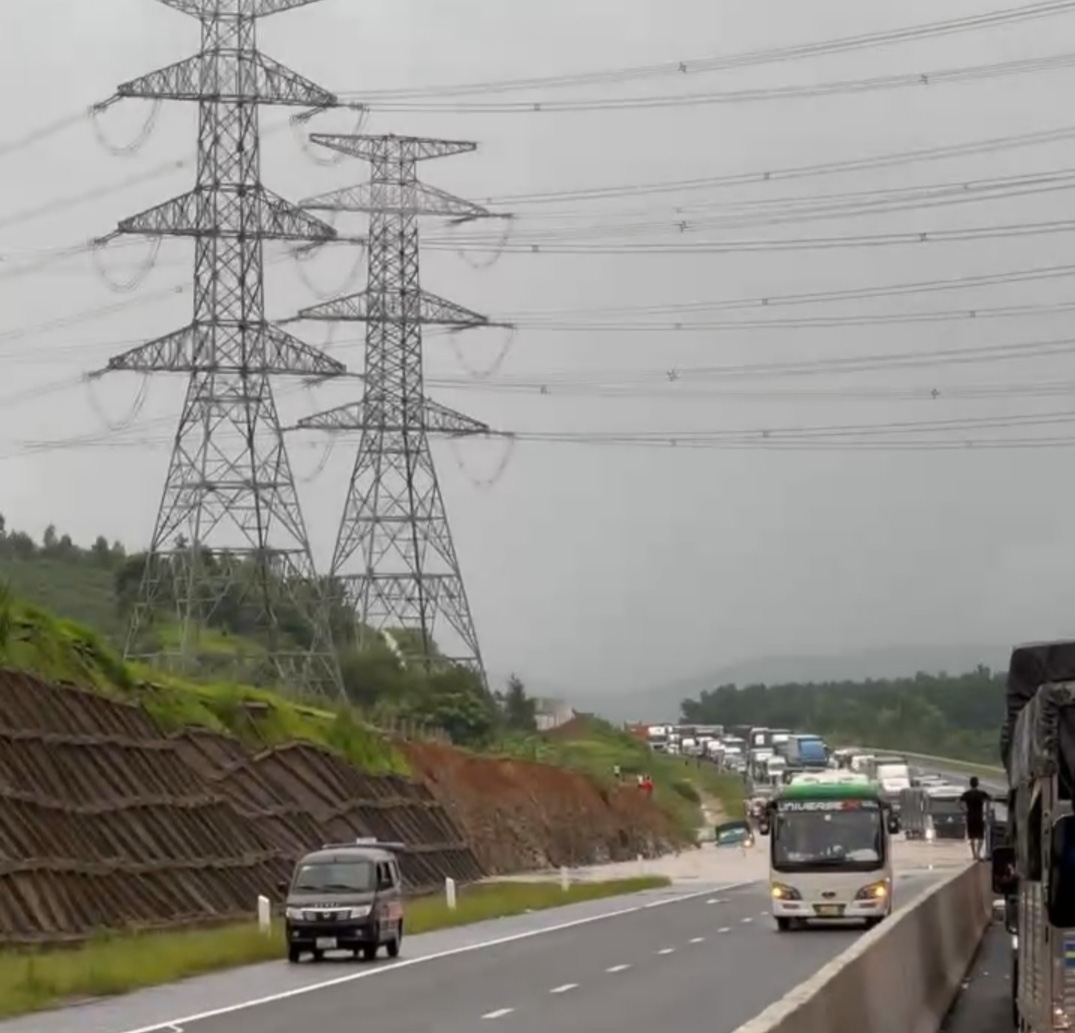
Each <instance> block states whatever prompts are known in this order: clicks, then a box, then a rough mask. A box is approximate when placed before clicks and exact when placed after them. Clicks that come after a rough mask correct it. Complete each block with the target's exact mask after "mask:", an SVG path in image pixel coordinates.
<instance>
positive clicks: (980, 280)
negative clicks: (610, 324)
mask: <svg viewBox="0 0 1075 1033" xmlns="http://www.w3.org/2000/svg"><path fill="white" fill-rule="evenodd" d="M277 260H279V257H278V258H277ZM1073 275H1075V264H1064V265H1051V266H1040V267H1037V268H1031V269H1018V270H1011V271H1008V272H1001V273H984V274H979V275H974V276H963V277H956V278H952V279H938V280H921V281H915V282H908V283H897V284H887V285H883V286H876V287H849V288H841V289H837V290H830V291H810V292H802V293H797V294H783V295H769V296H762V297H755V298H738V299H729V300H725V301H712V302H705V303H704V306H705V310H706V311H710V312H718V311H732V310H737V309H754V308H765V309H770V308H776V307H783V306H794V305H809V304H820V303H824V302H828V301H852V300H859V299H866V298H882V297H898V296H904V295H908V294H918V293H936V292H941V291H949V290H962V289H969V288H975V287H985V286H995V285H998V284H1005V283H1027V282H1034V281H1041V280H1051V279H1061V278H1065V277H1069V276H1073ZM183 289H184V288H183V285H173V286H172V287H168V288H164V289H162V290H159V291H155V292H153V293H151V294H149V295H139V296H137V297H135V298H131V299H127V300H125V301H122V302H116V303H113V304H110V305H105V306H98V307H94V308H90V309H84V310H82V311H80V312H76V313H72V314H71V315H68V316H61V317H57V318H55V319H53V320H50V321H49V322H47V323H45V324H38V325H36V326H31V327H20V328H15V329H9V330H7V331H0V341H2V340H11V339H17V338H23V337H26V336H29V335H30V334H32V333H35V332H40V331H41V330H43V329H52V328H54V327H58V326H63V325H71V324H74V323H76V322H78V321H80V320H83V319H89V318H97V317H100V316H104V315H109V314H112V313H113V312H116V311H121V310H123V309H125V308H128V307H132V306H135V305H141V304H145V303H146V301H149V300H158V299H159V298H162V297H164V296H166V295H167V294H170V293H179V292H182V290H183ZM592 311H593V312H595V313H599V312H601V311H602V310H600V309H597V310H592ZM611 311H613V312H615V311H616V310H615V309H613V310H611ZM551 314H552V313H541V312H538V313H536V314H534V313H531V315H536V316H537V317H538V318H541V317H542V316H543V315H544V316H548V315H551ZM513 322H514V321H513ZM525 322H526V315H525V314H523V315H520V317H519V319H518V322H517V323H516V325H519V324H524V323H525ZM580 329H585V327H580Z"/></svg>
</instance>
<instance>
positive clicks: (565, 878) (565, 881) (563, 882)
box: [560, 864, 571, 893]
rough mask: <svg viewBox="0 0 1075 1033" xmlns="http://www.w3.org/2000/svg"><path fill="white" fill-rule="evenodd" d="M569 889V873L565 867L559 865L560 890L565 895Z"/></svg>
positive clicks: (564, 865)
mask: <svg viewBox="0 0 1075 1033" xmlns="http://www.w3.org/2000/svg"><path fill="white" fill-rule="evenodd" d="M570 888H571V873H570V872H569V871H568V870H567V865H566V864H562V865H560V889H562V890H563V891H564V892H565V893H566V892H567V891H568V890H569V889H570Z"/></svg>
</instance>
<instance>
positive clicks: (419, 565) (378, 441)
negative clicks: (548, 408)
mask: <svg viewBox="0 0 1075 1033" xmlns="http://www.w3.org/2000/svg"><path fill="white" fill-rule="evenodd" d="M311 140H313V142H314V143H317V144H320V145H323V146H325V147H329V148H331V149H333V150H337V151H340V152H342V153H344V154H349V155H352V156H354V157H357V158H364V159H366V160H367V161H369V162H370V165H371V174H370V179H369V182H367V183H364V184H362V185H361V186H357V187H351V188H347V189H344V190H338V191H334V192H332V193H328V194H323V195H320V196H318V197H313V198H310V199H308V200H306V201H303V202H302V206H303V207H304V208H310V209H318V210H329V211H351V212H366V213H368V214H369V216H370V226H369V242H368V250H369V269H368V273H367V285H366V289H365V290H364V291H361V292H360V293H358V294H354V295H350V296H348V297H344V298H339V299H337V300H334V301H329V302H326V303H325V304H322V305H316V306H314V307H312V308H307V309H303V310H302V311H301V312H300V313H299V317H300V318H303V319H318V320H353V321H358V322H364V323H366V349H365V350H366V355H365V359H366V365H365V380H364V387H363V393H362V399H361V401H359V402H354V403H350V404H348V405H343V406H340V407H338V408H335V409H330V410H328V411H327V412H322V413H318V414H316V415H314V416H308V417H305V418H304V419H302V420H300V421H299V424H298V426H299V427H304V428H311V429H320V430H326V431H360V432H361V439H360V442H359V446H358V455H357V456H356V458H355V464H354V468H353V470H352V473H351V480H350V484H349V486H348V489H347V498H346V501H345V504H344V509H343V516H342V519H341V521H340V529H339V534H338V536H337V539H336V547H335V550H334V553H333V558H332V569H331V577H332V578H333V580H334V581H335V582H336V583H338V584H342V585H343V586H344V589H345V592H346V596H347V598H348V600H349V602H350V603H351V605H352V606H353V607H354V609H355V614H356V619H357V626H358V628H359V630H360V636H361V635H366V634H369V633H371V632H372V633H376V632H380V631H383V630H392V629H396V628H402V629H406V630H407V631H410V632H412V634H411V635H409V636H407V641H406V642H405V643H402V645H403V648H404V659H405V660H407V661H418V662H419V663H420V664H421V665H422V666H423V667H424V668H425V669H426V670H427V671H429V670H431V669H433V667H434V666H435V665H439V664H441V663H443V662H445V661H448V662H451V663H455V664H460V665H463V666H466V667H469V668H470V669H471V670H473V671H474V673H475V674H477V675H478V676H479V678H480V679H481V681H482V684H483V686H485V685H486V677H485V667H484V664H483V661H482V655H481V649H480V648H479V645H478V635H477V632H476V630H475V627H474V620H473V617H472V615H471V611H470V604H469V602H468V600H467V594H466V589H465V588H464V585H463V578H462V575H461V573H460V569H459V559H458V557H457V555H456V551H455V545H454V544H453V542H452V536H451V530H450V528H449V525H448V517H447V514H446V512H445V507H444V499H443V497H442V495H441V490H440V484H439V483H438V480H437V472H436V469H435V467H434V464H433V455H432V452H431V450H430V446H429V435H430V434H447V435H451V436H463V435H473V434H488V433H490V428H489V427H488V426H487V425H486V424H484V423H481V422H479V421H478V420H475V419H471V418H470V417H469V416H465V415H463V414H462V413H459V412H455V411H454V410H452V409H449V408H447V407H445V406H443V405H439V404H438V403H436V402H433V401H431V400H429V399H428V398H426V396H425V388H424V382H423V373H422V327H423V325H425V324H427V323H431V324H436V325H439V326H445V327H451V328H453V329H456V330H458V329H466V328H471V327H482V326H493V325H499V324H493V323H491V322H490V321H489V320H488V319H486V318H485V317H484V316H481V315H478V314H477V313H476V312H472V311H470V310H469V309H466V308H463V307H462V306H460V305H456V304H455V303H453V302H451V301H447V300H445V299H444V298H441V297H438V296H436V295H435V294H430V293H428V292H426V291H423V290H422V288H421V286H420V283H419V274H418V266H419V239H418V221H419V217H420V216H423V215H430V216H444V217H449V218H452V219H455V220H469V219H476V218H485V217H489V216H490V215H491V213H490V212H489V211H487V210H486V209H485V208H482V207H481V206H479V205H476V204H472V203H470V202H469V201H465V200H463V199H461V198H458V197H454V196H452V195H451V194H448V193H445V192H444V191H442V190H438V189H436V188H434V187H431V186H427V185H426V184H424V183H421V182H419V180H418V176H417V163H418V162H419V161H424V160H427V159H430V158H442V157H446V156H448V155H453V154H463V153H466V152H469V151H473V150H475V148H476V145H475V144H472V143H463V142H458V141H454V140H428V139H421V138H418V137H407V136H392V135H387V136H366V135H363V136H337V135H325V134H315V135H313V136H311ZM352 561H354V563H352ZM353 566H357V567H358V569H357V570H354V569H352V567H353ZM444 624H447V626H448V627H447V628H443V625H444ZM442 629H443V630H444V631H449V630H450V632H451V633H452V636H453V637H454V639H455V640H457V641H455V642H451V643H449V642H447V641H443V642H438V641H437V638H436V636H437V635H438V634H439V633H440V631H441V630H442ZM440 647H445V652H444V653H443V654H442V653H440V652H439V648H440ZM453 647H457V648H453ZM408 651H409V653H410V655H408ZM416 654H417V655H416Z"/></svg>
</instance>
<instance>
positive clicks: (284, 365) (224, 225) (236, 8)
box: [107, 0, 344, 694]
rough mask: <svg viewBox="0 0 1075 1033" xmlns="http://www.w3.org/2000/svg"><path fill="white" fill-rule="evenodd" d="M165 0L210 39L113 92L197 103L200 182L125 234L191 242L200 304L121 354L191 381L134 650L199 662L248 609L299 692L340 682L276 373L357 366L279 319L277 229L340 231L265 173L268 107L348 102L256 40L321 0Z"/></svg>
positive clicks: (122, 361)
mask: <svg viewBox="0 0 1075 1033" xmlns="http://www.w3.org/2000/svg"><path fill="white" fill-rule="evenodd" d="M161 2H162V3H165V4H167V5H168V6H169V7H173V8H175V9H176V10H177V11H181V12H183V13H185V14H189V15H192V16H193V17H195V18H198V19H199V21H200V22H201V50H200V51H199V53H197V54H196V55H194V56H193V57H190V58H187V59H186V60H183V61H180V62H178V63H176V64H173V65H169V66H168V67H166V68H161V69H158V70H157V71H154V72H150V73H149V74H148V75H145V76H143V77H141V78H139V79H135V80H133V81H131V82H127V83H124V84H123V85H121V86H120V87H119V88H118V90H117V91H116V98H117V99H119V98H126V97H140V98H152V99H156V100H182V101H191V102H194V103H196V104H197V105H198V156H197V180H196V183H195V186H194V189H193V190H191V191H190V192H189V193H186V194H183V195H181V196H179V197H175V198H173V199H172V200H170V201H166V202H164V203H163V204H161V205H158V206H157V207H154V208H151V209H149V210H148V211H145V212H142V213H141V214H139V215H135V216H133V217H132V218H129V219H126V220H125V221H123V222H121V223H120V224H119V227H118V230H117V231H116V232H118V233H133V234H144V235H149V236H156V237H160V236H177V237H190V238H193V240H194V315H193V319H192V321H191V322H190V323H189V324H188V325H187V326H185V327H183V328H182V329H180V330H177V331H175V332H173V333H170V334H167V335H166V336H164V337H160V338H157V339H156V340H152V341H150V342H149V343H147V344H144V345H141V346H140V347H137V348H134V349H132V350H130V351H128V352H125V353H124V354H122V355H119V356H116V357H114V358H113V359H111V360H110V361H109V363H108V366H107V369H108V370H127V371H137V372H142V373H154V372H171V373H186V374H187V375H188V377H189V380H188V385H187V391H186V398H185V401H184V404H183V412H182V415H181V416H180V419H179V427H178V430H177V431H176V434H175V439H174V445H173V449H172V457H171V462H170V465H169V468H168V475H167V480H166V482H165V486H164V492H163V497H162V499H161V504H160V509H159V512H158V516H157V522H156V527H155V529H154V532H153V539H152V542H151V545H150V550H149V556H148V558H147V563H146V567H145V573H144V575H143V579H142V582H141V585H140V589H139V596H138V600H137V603H136V605H135V609H134V613H133V617H132V621H131V626H130V630H129V633H128V638H127V648H126V653H127V655H129V656H141V657H143V658H145V659H150V660H154V661H156V662H158V663H163V664H166V665H171V666H180V667H188V666H190V664H191V663H192V661H193V660H194V659H195V655H196V653H197V650H198V645H199V638H200V631H201V629H202V628H203V627H204V626H205V625H206V623H207V622H208V621H209V620H210V619H211V618H213V617H214V616H215V617H216V619H217V622H218V623H220V622H224V623H225V624H226V622H227V620H228V618H229V617H230V618H231V619H232V620H238V619H239V617H238V616H237V615H240V614H241V618H242V620H243V621H244V625H243V626H244V628H245V626H247V625H250V626H251V627H253V628H254V629H255V630H256V631H257V633H258V639H259V643H261V642H263V643H266V644H267V645H266V649H267V655H266V656H265V657H264V660H265V661H267V663H266V668H267V673H268V674H269V675H270V676H271V677H273V678H275V679H277V680H279V681H281V682H282V683H283V684H284V685H285V686H286V687H288V688H290V689H292V690H293V691H302V692H305V693H323V694H327V693H336V692H339V691H341V686H340V675H339V667H338V664H337V660H336V657H335V652H334V650H333V648H332V641H331V634H330V631H329V622H328V611H327V605H326V595H325V591H324V589H323V587H322V585H321V584H320V583H319V582H318V579H317V578H316V576H315V573H314V569H313V562H312V557H311V552H310V544H309V539H308V536H307V532H306V526H305V523H304V521H303V517H302V513H301V511H300V508H299V502H298V497H297V493H296V490H295V481H294V476H293V474H292V470H291V465H290V462H289V460H288V456H287V452H286V449H285V446H284V437H283V434H282V432H281V427H280V420H279V416H278V414H277V410H276V403H275V400H274V397H273V389H272V380H271V378H272V377H274V376H280V375H294V376H306V377H313V376H319V377H323V376H333V375H336V374H339V373H342V372H343V371H344V367H343V366H342V365H341V364H340V363H338V362H335V361H333V360H332V359H329V358H328V357H327V356H325V355H324V354H322V353H321V352H319V351H317V350H316V349H314V348H311V347H309V346H308V345H306V344H303V343H302V342H301V341H298V340H296V339H295V338H294V337H292V336H290V335H289V334H287V333H285V332H284V331H283V330H281V329H280V328H279V327H276V326H273V325H270V324H269V323H267V322H266V320H265V286H264V258H263V253H262V252H263V249H262V244H263V241H265V240H328V239H332V238H333V237H335V231H334V230H333V229H332V228H331V227H330V226H328V225H327V224H326V223H324V222H321V221H320V220H318V219H316V218H314V217H313V216H311V215H309V214H307V213H306V212H304V211H302V210H301V209H299V208H297V207H295V206H293V205H291V204H289V203H288V202H287V201H285V200H284V199H283V198H281V197H278V196H276V195H275V194H272V193H271V192H270V191H268V190H266V189H265V187H264V186H263V185H262V183H261V157H260V141H259V119H258V111H259V107H260V105H263V104H272V105H295V106H303V107H308V108H315V109H323V108H328V107H335V106H338V101H337V98H336V97H335V96H334V95H333V94H331V93H328V92H326V91H325V90H323V89H321V88H320V87H319V86H316V85H315V84H314V83H312V82H309V81H308V80H306V79H304V78H302V77H301V76H299V75H298V74H296V73H295V72H292V71H291V70H290V69H288V68H285V67H284V66H283V65H280V64H278V63H277V62H275V61H273V60H272V59H271V58H269V57H266V56H265V55H264V54H262V53H261V52H260V51H259V50H258V49H257V40H256V25H257V19H258V18H259V17H262V16H264V15H269V14H276V13H278V12H280V11H285V10H287V9H289V8H293V7H301V6H304V5H306V4H308V3H313V2H316V0H161ZM165 607H171V608H173V609H174V615H175V618H176V619H177V620H178V624H179V630H178V641H177V642H175V641H172V642H170V644H169V645H168V646H164V645H159V644H157V643H156V642H154V644H153V645H152V646H149V647H147V646H146V645H145V642H144V640H145V637H146V631H147V627H148V625H149V624H150V623H151V622H152V620H153V618H154V616H156V615H157V614H158V613H159V612H160V611H162V610H163V609H164V608H165ZM284 627H286V628H287V634H286V635H285V633H284V631H283V628H284Z"/></svg>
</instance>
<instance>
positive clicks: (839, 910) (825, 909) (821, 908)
mask: <svg viewBox="0 0 1075 1033" xmlns="http://www.w3.org/2000/svg"><path fill="white" fill-rule="evenodd" d="M814 911H816V912H817V914H818V916H819V917H821V918H839V917H840V916H841V915H842V914H843V913H844V906H843V904H815V905H814Z"/></svg>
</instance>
